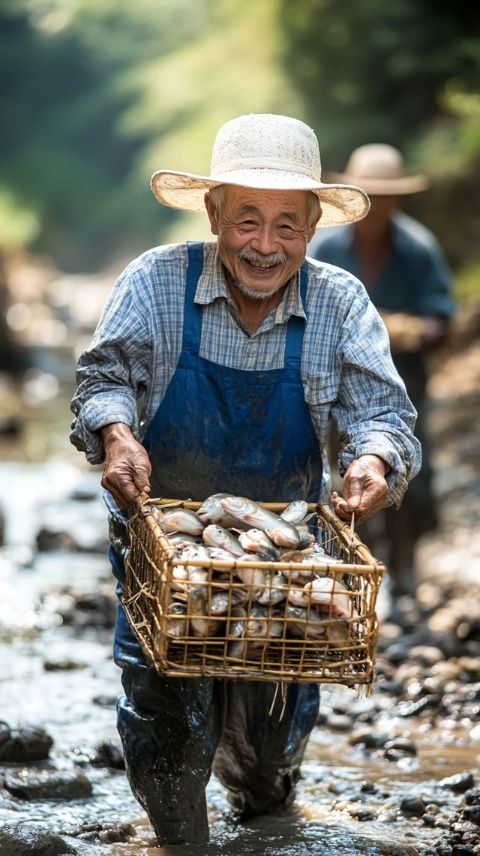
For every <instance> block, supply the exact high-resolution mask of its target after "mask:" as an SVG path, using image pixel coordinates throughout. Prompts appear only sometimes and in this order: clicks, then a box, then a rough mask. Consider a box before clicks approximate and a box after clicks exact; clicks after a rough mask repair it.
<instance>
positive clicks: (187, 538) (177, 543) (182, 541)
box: [168, 532, 201, 547]
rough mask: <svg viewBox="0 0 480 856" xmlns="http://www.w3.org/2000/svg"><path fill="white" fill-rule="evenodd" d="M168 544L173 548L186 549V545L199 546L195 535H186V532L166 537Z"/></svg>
mask: <svg viewBox="0 0 480 856" xmlns="http://www.w3.org/2000/svg"><path fill="white" fill-rule="evenodd" d="M168 540H169V543H170V544H172V545H173V546H174V547H186V546H187V544H200V543H201V542H200V541H199V539H198V536H197V535H187V533H186V532H172V533H171V534H170V535H168Z"/></svg>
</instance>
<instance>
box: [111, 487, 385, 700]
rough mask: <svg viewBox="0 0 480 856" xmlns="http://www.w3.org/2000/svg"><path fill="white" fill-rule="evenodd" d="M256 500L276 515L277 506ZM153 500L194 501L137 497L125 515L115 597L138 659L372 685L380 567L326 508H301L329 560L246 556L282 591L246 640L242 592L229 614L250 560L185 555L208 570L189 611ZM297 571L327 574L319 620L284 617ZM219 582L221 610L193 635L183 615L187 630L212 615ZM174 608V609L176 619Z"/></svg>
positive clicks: (182, 670) (164, 668) (198, 672)
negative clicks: (327, 591) (328, 598)
mask: <svg viewBox="0 0 480 856" xmlns="http://www.w3.org/2000/svg"><path fill="white" fill-rule="evenodd" d="M261 504H262V505H264V507H266V508H268V509H269V510H271V511H276V512H278V511H281V510H282V509H283V508H285V505H286V504H285V503H261ZM153 506H157V507H159V506H161V507H165V506H168V507H169V508H172V507H179V506H181V507H184V508H188V509H192V510H196V509H198V508H199V506H200V503H199V502H191V501H178V500H168V499H149V498H148V497H146V495H143V497H140V498H139V499H138V500H137V501H136V503H135V505H134V510H133V513H132V514H131V516H130V519H129V536H130V549H129V552H128V556H127V562H126V584H125V591H124V598H123V604H124V607H125V609H126V612H127V616H128V619H129V621H130V624H131V626H132V628H133V630H134V631H135V633H136V635H137V637H138V639H139V640H140V642H141V645H142V648H143V650H144V652H145V655H146V658H147V660H148V661H149V662H150V663H151V664H152V665H153V666H155V668H156V669H157V670H158V671H159V672H161V673H162V674H164V675H169V676H176V677H195V676H197V677H200V676H210V677H218V678H235V679H237V678H244V679H248V680H258V681H281V682H292V681H297V682H310V683H312V682H313V683H317V682H319V683H339V684H344V685H347V686H355V685H367V686H368V685H371V684H372V682H373V678H374V660H375V651H376V644H377V635H378V622H377V618H376V613H375V604H376V598H377V594H378V590H379V587H380V583H381V581H382V577H383V574H384V572H385V566H384V565H383V564H382V563H381V562H377V561H376V560H375V559H374V558H373V556H372V555H371V553H370V552H369V550H368V549H367V547H366V546H365V545H364V544H362V543H361V541H360V540H359V539H358V537H357V536H356V535H355V534H354V533H352V532H351V531H350V528H349V527H348V526H347V525H346V524H344V523H342V521H340V520H339V519H338V518H337V517H336V515H335V514H333V512H332V511H331V510H330V508H329V507H328V506H325V505H321V506H317V505H310V506H309V511H310V512H314V513H315V533H316V536H317V540H318V541H319V542H320V543H321V544H322V546H323V548H324V550H325V552H327V553H328V554H329V555H330V556H331V557H332V563H331V564H330V563H329V562H328V561H326V563H325V564H324V565H322V567H319V566H318V564H315V566H311V565H308V564H305V563H303V564H300V563H297V562H285V561H284V562H281V561H280V562H261V561H259V562H255V568H260V569H263V570H264V571H265V585H266V586H271V585H272V583H271V580H272V574H275V573H276V572H278V571H281V572H282V574H283V575H284V578H285V579H286V589H287V590H286V591H285V597H284V599H283V600H282V602H281V603H279V604H277V605H276V606H275V607H274V608H272V607H268V608H267V609H266V610H264V611H263V617H262V619H261V624H260V628H259V626H258V622H257V624H255V630H256V633H257V635H256V636H255V638H254V641H253V642H252V641H251V638H250V630H249V628H250V625H248V626H247V623H246V622H248V621H251V620H252V607H253V605H254V604H253V596H252V593H251V592H250V594H249V597H248V600H247V602H246V603H244V604H243V607H244V609H243V612H242V615H243V616H244V617H243V618H239V617H238V610H236V608H235V602H236V597H235V594H236V591H237V590H238V589H243V594H244V593H245V585H244V583H243V582H242V581H241V580H240V579H239V578H238V576H237V573H236V572H237V570H238V569H239V568H240V569H241V568H247V567H249V568H251V564H250V565H249V564H247V563H246V562H245V561H241V560H235V559H234V558H233V557H232V560H231V561H220V560H217V559H212V560H210V561H209V562H208V563H206V562H205V561H204V560H201V561H200V560H197V561H195V560H191V559H189V560H188V565H189V566H198V567H202V568H204V569H206V571H207V575H208V577H207V581H206V582H205V581H204V582H203V583H202V585H203V591H202V597H203V604H204V606H203V609H202V611H201V612H202V614H200V615H199V611H198V608H197V607H195V610H194V609H193V606H192V604H193V599H192V598H193V595H194V594H195V586H198V585H199V583H195V582H191V583H188V584H187V588H186V589H185V590H184V592H183V595H182V594H180V595H179V593H178V587H177V586H175V585H174V584H173V585H172V583H173V570H174V568H175V567H176V566H178V565H185V560H184V561H183V562H182V561H181V560H179V559H176V558H175V552H174V549H173V547H172V545H171V544H170V542H169V541H168V538H167V537H166V535H165V533H164V532H163V531H162V529H161V527H160V526H159V524H158V522H157V520H156V519H155V517H154V512H153V513H152V507H153ZM335 559H336V560H337V561H336V562H335V561H334V560H335ZM339 559H340V560H341V562H339V561H338V560H339ZM298 570H302V571H305V570H314V571H315V573H316V574H317V575H321V576H328V577H330V578H331V579H332V580H334V581H336V582H335V585H333V584H332V583H330V581H329V584H330V585H333V592H332V603H331V604H330V607H328V605H327V608H325V606H324V607H322V609H323V612H322V618H321V621H320V623H319V621H318V614H316V615H315V616H313V615H312V613H311V609H310V607H309V608H308V609H307V610H306V620H305V621H298V620H295V621H294V620H293V619H292V616H291V609H289V608H288V607H287V605H288V603H289V601H288V598H287V595H288V590H289V587H290V586H291V578H292V577H293V576H294V572H295V571H298ZM277 579H278V577H277ZM336 585H338V587H339V589H340V588H341V590H342V597H343V598H344V601H343V602H344V603H345V598H346V599H347V602H348V610H347V613H345V611H344V613H343V617H342V619H339V618H338V617H337V615H338V612H337V611H336V610H335V608H334V601H333V598H334V597H335V586H336ZM219 589H222V591H223V592H225V591H227V592H228V594H227V598H228V605H227V608H226V610H225V612H224V614H223V615H221V616H220V617H218V618H216V619H215V621H213V624H210V625H209V630H208V634H209V635H201V636H199V635H195V634H194V633H193V632H192V624H191V621H192V620H193V618H195V619H196V623H195V622H194V624H195V627H196V628H197V630H198V623H199V620H200V622H201V621H203V622H204V625H205V626H207V625H206V624H205V623H206V622H212V615H211V609H210V605H211V602H212V597H213V596H214V594H215V592H217V591H218V590H219ZM346 589H347V590H348V591H347V594H345V590H346ZM257 594H258V591H257ZM175 597H177V598H178V597H180V599H182V597H183V600H184V605H183V607H179V606H178V603H177V604H176V606H172V603H173V602H174V601H173V598H175ZM282 604H283V605H282ZM177 609H181V610H182V618H181V620H180V619H179V615H178V612H177V611H176V610H177ZM265 612H266V613H267V614H266V616H265ZM253 614H254V615H255V610H254V612H253ZM245 615H246V617H245ZM313 618H316V621H315V622H314V621H313ZM182 622H183V623H182ZM242 622H243V624H242ZM204 625H202V626H204ZM239 628H240V631H239ZM239 633H240V640H239ZM211 634H213V635H211ZM244 634H246V637H247V638H245V635H244ZM312 634H313V635H312Z"/></svg>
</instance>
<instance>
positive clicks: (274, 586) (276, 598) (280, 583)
mask: <svg viewBox="0 0 480 856" xmlns="http://www.w3.org/2000/svg"><path fill="white" fill-rule="evenodd" d="M287 591H288V583H287V578H286V577H285V576H284V575H283V574H282V572H281V571H275V572H274V573H271V572H268V571H267V578H266V586H265V588H264V590H263V591H262V593H261V594H260V596H259V597H257V601H258V603H261V604H263V605H264V606H274V605H275V604H277V603H280V601H282V600H285V598H286V596H287Z"/></svg>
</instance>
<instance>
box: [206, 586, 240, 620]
mask: <svg viewBox="0 0 480 856" xmlns="http://www.w3.org/2000/svg"><path fill="white" fill-rule="evenodd" d="M247 598H248V595H247V592H246V591H245V589H243V588H232V589H229V590H228V591H224V590H222V591H216V592H215V593H214V594H212V597H211V600H210V603H209V605H208V614H209V615H227V613H229V614H230V615H231V614H233V612H234V609H235V608H236V607H237V606H238V605H239V604H241V603H245V601H246V600H247Z"/></svg>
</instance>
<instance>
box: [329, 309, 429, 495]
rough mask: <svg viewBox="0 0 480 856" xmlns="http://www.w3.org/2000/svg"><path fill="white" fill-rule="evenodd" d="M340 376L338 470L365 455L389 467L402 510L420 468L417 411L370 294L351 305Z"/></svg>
mask: <svg viewBox="0 0 480 856" xmlns="http://www.w3.org/2000/svg"><path fill="white" fill-rule="evenodd" d="M340 351H341V353H340V354H339V357H340V360H341V375H340V383H339V388H338V395H337V400H336V401H335V403H334V405H333V407H332V414H333V416H334V418H335V421H336V423H337V426H338V431H339V436H340V442H341V446H342V451H341V453H340V456H339V469H340V472H341V474H342V475H343V473H344V472H345V470H346V469H347V467H348V466H349V464H350V463H351V462H352V461H354V460H356V459H357V458H358V457H360V456H361V455H378V456H379V457H380V458H382V459H383V460H384V461H385V462H386V463H387V464H388V465H389V466H390V472H389V474H388V475H387V477H386V478H387V483H388V497H387V503H386V504H387V505H393V506H396V507H398V506H399V505H400V504H401V501H402V498H403V495H404V493H405V491H406V489H407V486H408V483H409V481H410V480H411V479H412V478H413V477H414V476H415V475H416V474H417V472H418V471H419V469H420V464H421V447H420V443H419V442H418V440H417V438H416V437H415V436H414V433H413V432H414V428H415V421H416V411H415V408H414V407H413V405H412V403H411V401H410V399H409V398H408V396H407V393H406V389H405V384H404V383H403V381H402V379H401V378H400V376H399V374H398V372H397V370H396V368H395V366H394V364H393V362H392V358H391V354H390V346H389V339H388V334H387V331H386V329H385V325H384V324H383V321H382V320H381V318H380V316H379V314H378V312H377V310H376V309H375V307H374V306H373V304H372V303H371V302H370V300H369V299H368V297H367V295H366V294H365V295H364V296H357V297H355V299H354V300H353V301H352V304H351V307H350V311H349V312H348V315H347V318H346V320H345V323H344V326H343V332H342V345H341V348H340Z"/></svg>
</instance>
